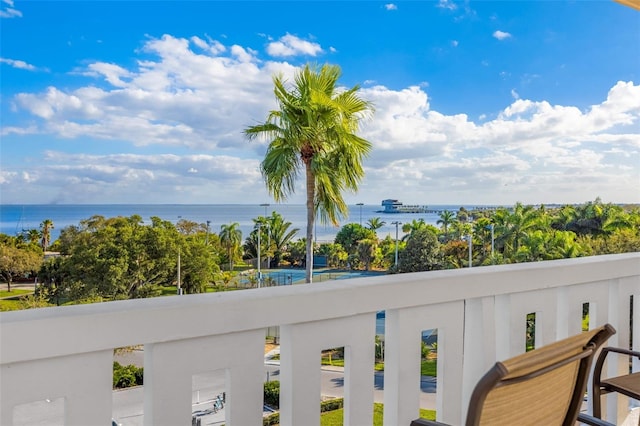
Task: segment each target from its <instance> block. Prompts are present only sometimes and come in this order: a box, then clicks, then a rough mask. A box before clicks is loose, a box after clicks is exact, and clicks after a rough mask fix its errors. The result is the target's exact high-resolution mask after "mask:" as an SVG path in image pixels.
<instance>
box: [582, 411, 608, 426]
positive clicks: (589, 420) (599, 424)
mask: <svg viewBox="0 0 640 426" xmlns="http://www.w3.org/2000/svg"><path fill="white" fill-rule="evenodd" d="M578 421H579V422H581V423H584V424H587V425H591V426H615V425H613V424H611V423H609V422H607V421H604V420H602V419H599V418H597V417H593V416H590V415H588V414H585V413H580V414H578Z"/></svg>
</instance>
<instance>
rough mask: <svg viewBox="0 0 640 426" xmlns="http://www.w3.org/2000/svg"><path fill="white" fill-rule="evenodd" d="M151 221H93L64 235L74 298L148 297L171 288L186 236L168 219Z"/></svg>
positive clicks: (70, 291)
mask: <svg viewBox="0 0 640 426" xmlns="http://www.w3.org/2000/svg"><path fill="white" fill-rule="evenodd" d="M151 222H152V223H151V225H149V226H145V225H144V224H143V223H142V218H141V217H140V216H138V215H133V216H131V217H128V218H127V217H116V218H110V219H105V218H101V217H93V218H91V219H89V220H86V221H81V222H80V227H78V228H75V229H74V230H73V231H72V232H69V233H64V232H63V233H61V235H65V237H64V238H65V240H64V242H63V243H61V247H64V250H66V252H67V254H66V257H65V271H66V272H67V273H68V276H67V278H66V286H65V288H68V289H69V297H70V298H71V299H72V300H82V299H92V298H95V297H104V298H109V299H124V298H135V297H148V296H152V295H156V294H158V293H159V292H160V286H165V285H171V284H172V283H173V282H174V279H175V277H176V275H177V274H176V268H177V257H178V253H179V249H178V248H179V247H182V246H185V244H186V243H185V242H184V241H183V239H184V236H182V235H181V234H179V233H178V231H177V230H176V228H175V226H174V225H173V224H172V223H171V222H169V221H165V220H162V219H160V218H158V217H152V218H151ZM184 249H185V250H186V248H184Z"/></svg>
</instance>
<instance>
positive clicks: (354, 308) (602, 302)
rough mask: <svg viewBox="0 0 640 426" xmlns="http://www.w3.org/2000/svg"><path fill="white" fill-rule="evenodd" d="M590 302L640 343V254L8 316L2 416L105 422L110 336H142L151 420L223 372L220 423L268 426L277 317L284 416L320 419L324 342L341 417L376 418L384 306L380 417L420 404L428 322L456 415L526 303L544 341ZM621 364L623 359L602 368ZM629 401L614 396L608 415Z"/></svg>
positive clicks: (445, 409) (440, 393)
mask: <svg viewBox="0 0 640 426" xmlns="http://www.w3.org/2000/svg"><path fill="white" fill-rule="evenodd" d="M631 300H633V302H631ZM585 303H589V314H590V317H589V318H590V323H591V326H596V325H600V324H602V323H605V322H609V323H611V324H612V325H613V326H614V327H615V328H616V329H617V331H618V333H617V334H616V335H615V336H613V338H612V339H611V340H610V341H609V344H610V345H617V346H627V345H628V342H629V340H630V337H632V338H633V345H634V346H635V348H634V349H636V350H637V349H639V348H640V314H639V312H640V253H630V254H622V255H610V256H598V257H587V258H580V259H570V260H559V261H549V262H540V263H527V264H517V265H506V266H495V267H482V268H470V269H458V270H449V271H435V272H424V273H414V274H402V275H390V276H380V277H372V278H359V279H352V280H343V281H333V282H323V283H318V284H313V285H296V286H284V287H277V288H263V289H256V290H246V291H238V292H227V293H215V294H205V295H189V296H181V297H178V296H176V297H164V298H155V299H144V300H127V301H120V302H111V303H102V304H93V305H81V306H70V307H63V308H46V309H37V310H29V311H19V312H7V313H2V314H0V344H1V346H0V364H1V366H0V374H1V375H0V392H1V393H0V399H1V406H0V410H1V411H0V413H1V414H0V424H2V425H3V426H4V425H12V424H13V422H14V414H13V413H14V407H16V406H17V405H19V404H25V403H29V402H32V401H40V400H44V399H46V398H64V419H65V424H67V425H86V424H87V419H91V422H92V423H93V422H95V423H94V424H101V425H105V424H108V423H109V421H110V418H111V413H112V402H111V401H112V396H111V393H112V390H111V385H112V361H113V349H114V348H116V347H122V346H130V345H139V344H143V345H144V367H145V370H144V374H145V377H144V379H145V385H144V424H146V425H170V426H175V425H186V424H189V423H190V421H191V386H192V385H191V378H192V376H193V375H194V374H197V373H201V372H203V371H210V370H217V369H224V370H225V371H226V392H227V405H226V407H225V415H226V419H225V420H226V424H227V425H231V426H237V425H242V426H245V425H259V424H261V417H262V385H263V379H264V365H263V363H264V358H263V355H264V352H263V350H264V338H265V328H266V327H269V326H276V325H278V326H280V329H281V372H280V382H281V411H280V412H281V424H282V425H285V426H292V425H314V424H315V425H318V424H319V422H320V420H319V417H320V411H319V400H320V366H319V353H320V351H321V350H322V349H326V348H332V347H340V346H344V347H345V380H344V391H345V412H344V423H345V425H352V426H353V425H370V424H372V403H373V374H372V367H373V363H374V344H373V342H374V336H375V323H376V312H377V311H381V310H385V311H386V324H385V329H386V330H385V349H386V357H385V372H384V406H385V409H384V424H385V425H394V426H395V425H408V424H409V422H410V421H411V420H412V419H414V418H416V417H417V416H418V408H419V392H420V376H419V375H420V371H419V368H420V366H419V357H420V333H421V331H422V330H426V329H437V330H438V380H437V396H436V409H437V416H438V419H439V420H442V421H445V422H448V423H450V424H454V425H455V424H461V423H462V420H463V419H464V416H465V412H466V407H467V403H468V399H469V396H470V393H471V390H472V389H473V386H474V385H475V383H476V382H477V380H478V379H479V377H480V376H481V375H482V374H483V373H484V372H485V371H486V370H487V369H488V368H489V366H490V365H491V364H492V363H493V362H495V360H496V359H505V358H508V357H511V356H513V355H516V354H518V353H521V352H523V351H524V349H525V333H526V316H527V314H529V313H532V312H535V313H536V336H535V341H536V345H537V346H538V345H543V344H546V343H550V342H552V341H554V340H557V339H559V338H562V337H565V336H568V335H571V334H575V333H578V332H580V329H581V321H582V310H583V304H585ZM632 304H633V318H632V320H631V321H630V312H631V309H632V306H631V305H632ZM631 324H632V325H633V327H631ZM631 330H633V332H632V331H631ZM631 333H632V334H633V336H630V334H631ZM627 366H628V364H627ZM624 368H625V363H624V362H623V361H622V360H618V361H616V362H610V363H609V365H608V372H609V373H615V372H618V371H624ZM627 368H628V367H627ZM634 368H635V369H636V370H639V369H640V365H637V364H636V365H634ZM627 404H628V401H627V400H626V399H625V398H619V399H618V400H617V399H616V397H615V396H611V397H609V401H608V402H607V404H605V407H606V408H607V416H608V418H609V420H611V421H613V422H615V421H616V420H617V418H618V417H617V416H622V415H624V414H625V413H626V409H627Z"/></svg>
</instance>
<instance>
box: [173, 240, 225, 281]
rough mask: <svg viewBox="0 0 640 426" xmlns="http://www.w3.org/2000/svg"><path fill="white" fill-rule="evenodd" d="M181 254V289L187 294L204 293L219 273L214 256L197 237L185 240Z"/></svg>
mask: <svg viewBox="0 0 640 426" xmlns="http://www.w3.org/2000/svg"><path fill="white" fill-rule="evenodd" d="M182 253H183V255H182V256H181V259H182V265H181V275H182V288H184V290H185V292H187V293H189V294H193V293H204V292H205V291H206V289H207V285H209V284H210V283H212V282H213V281H214V278H215V276H216V275H217V274H218V273H219V272H220V268H219V266H218V263H217V258H216V256H214V255H213V254H212V252H211V250H210V249H209V247H208V246H207V245H206V244H205V242H204V241H203V240H202V239H200V238H197V237H191V238H188V239H187V240H186V242H185V245H184V248H183V249H182Z"/></svg>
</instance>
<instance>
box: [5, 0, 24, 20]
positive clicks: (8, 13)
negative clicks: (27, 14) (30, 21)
mask: <svg viewBox="0 0 640 426" xmlns="http://www.w3.org/2000/svg"><path fill="white" fill-rule="evenodd" d="M21 17H22V12H20V11H19V10H18V9H16V8H15V7H14V5H13V0H2V2H0V18H21Z"/></svg>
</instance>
